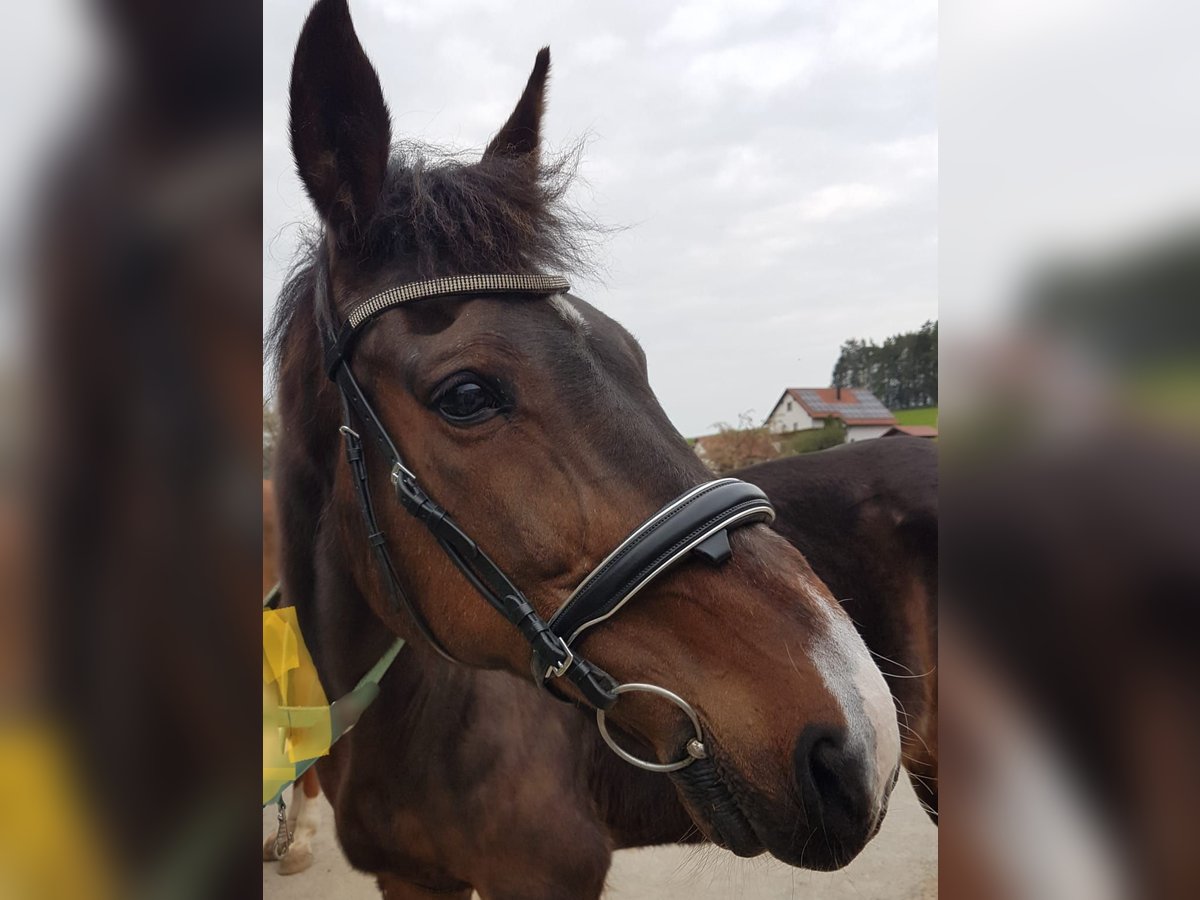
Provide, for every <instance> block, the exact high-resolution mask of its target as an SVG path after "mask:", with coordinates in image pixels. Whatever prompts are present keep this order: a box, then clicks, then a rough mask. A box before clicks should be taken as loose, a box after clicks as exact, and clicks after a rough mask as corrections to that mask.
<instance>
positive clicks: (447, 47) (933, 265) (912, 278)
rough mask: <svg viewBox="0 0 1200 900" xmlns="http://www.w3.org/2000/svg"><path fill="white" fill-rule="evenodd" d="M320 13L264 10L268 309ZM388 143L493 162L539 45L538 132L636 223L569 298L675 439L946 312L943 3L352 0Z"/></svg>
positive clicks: (612, 210)
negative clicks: (493, 147) (942, 284)
mask: <svg viewBox="0 0 1200 900" xmlns="http://www.w3.org/2000/svg"><path fill="white" fill-rule="evenodd" d="M309 5H310V4H309V2H308V0H266V2H265V4H264V7H263V15H264V48H263V50H264V53H263V172H264V188H263V190H264V213H263V215H264V238H265V245H264V256H263V288H264V300H263V310H264V316H266V315H267V314H268V313H269V310H270V309H271V307H272V306H273V304H274V300H275V296H276V294H277V292H278V289H279V286H280V282H281V279H282V277H283V273H284V272H285V271H286V269H287V266H288V264H289V262H290V260H291V259H292V256H293V254H294V252H295V246H296V237H297V223H301V222H306V221H310V220H311V219H312V217H313V213H312V211H311V209H310V207H309V205H308V203H307V201H306V199H305V197H304V195H303V193H302V189H301V187H300V184H299V182H298V180H297V179H296V176H295V174H294V172H293V169H292V164H291V158H290V155H289V151H288V147H287V140H286V135H287V128H286V124H287V123H286V119H287V83H288V75H289V70H290V66H291V56H292V52H293V49H294V46H295V42H296V38H297V35H298V34H299V31H300V27H301V25H302V23H303V20H304V16H305V13H306V12H307V10H308V8H309ZM351 9H352V11H353V13H354V18H355V23H356V25H357V29H358V33H359V36H360V38H361V39H362V41H363V45H364V46H365V48H366V50H367V53H368V55H369V56H370V57H371V59H372V60H373V61H374V63H375V65H376V67H377V68H378V69H379V72H380V75H381V77H382V80H383V85H384V93H385V95H386V97H387V100H388V103H389V105H390V107H391V111H392V121H393V132H394V134H395V136H396V137H398V138H399V137H405V138H418V139H422V140H428V141H433V142H436V143H440V144H448V145H450V146H454V147H459V148H464V149H469V148H482V146H483V145H484V144H485V143H486V141H487V139H488V137H489V136H490V135H491V134H492V133H493V132H494V131H495V130H496V129H497V128H498V127H499V125H500V124H501V123H502V122H503V121H504V119H505V118H506V117H507V115H508V113H509V111H510V110H511V108H512V106H513V104H514V103H515V102H516V99H517V97H518V96H519V95H520V92H521V89H522V88H523V86H524V83H525V79H526V78H527V77H528V74H529V70H530V68H531V67H532V64H533V59H534V55H535V54H536V52H537V49H538V48H539V47H541V46H542V45H544V44H549V45H550V48H551V56H552V69H551V80H550V93H549V102H548V109H547V117H546V119H545V120H544V122H543V134H544V136H545V139H546V141H547V143H548V145H549V146H550V147H551V148H553V147H561V146H564V145H566V144H568V143H570V142H572V141H574V140H576V139H578V138H580V137H583V136H590V139H589V143H588V147H587V151H586V153H585V155H584V158H583V163H582V169H581V173H582V176H583V178H584V179H585V182H586V183H585V184H582V185H580V187H579V189H578V190H577V191H576V193H575V200H576V202H577V204H578V205H580V206H581V207H582V208H583V210H584V211H585V212H587V213H589V214H590V215H592V216H593V217H594V218H596V219H598V220H599V221H600V222H602V223H604V224H607V225H616V226H624V227H625V228H626V230H624V231H622V232H620V233H617V234H616V235H615V236H613V237H612V238H610V239H609V240H607V242H606V243H605V246H604V247H603V249H602V250H601V252H600V255H599V259H598V260H597V261H598V262H599V263H600V264H601V266H602V267H603V269H604V271H605V274H604V279H603V283H602V284H600V283H595V282H579V281H578V280H576V283H575V285H574V290H575V292H576V293H578V294H580V295H581V296H583V297H585V298H586V299H588V300H589V301H591V302H592V303H594V304H595V305H597V306H598V307H600V308H601V309H602V310H604V311H605V312H607V313H608V314H609V315H611V316H613V317H614V318H616V319H617V320H619V321H620V322H622V323H623V324H624V325H626V326H627V327H628V328H629V329H630V330H631V331H632V332H633V333H634V334H635V335H636V336H637V337H638V338H639V340H640V341H641V342H642V345H643V346H644V347H645V350H646V354H647V356H648V358H649V363H650V380H651V383H652V385H653V387H654V389H655V391H656V392H657V393H658V397H659V399H660V400H661V402H662V404H663V407H664V408H665V409H666V411H667V413H668V414H669V415H670V416H671V418H672V420H673V421H674V422H675V424H676V426H677V427H678V428H679V429H680V430H681V431H682V432H683V433H684V434H685V435H689V436H692V435H697V434H702V433H706V432H709V431H711V430H712V426H713V424H714V423H716V422H721V421H728V422H732V421H735V420H736V418H737V416H738V414H739V413H742V412H753V414H754V416H755V417H756V418H762V417H763V416H765V415H766V414H767V413H768V412H769V411H770V408H771V406H772V404H773V403H774V401H775V400H776V399H777V398H778V395H779V394H780V393H781V391H782V390H783V388H784V387H786V386H816V385H827V384H828V383H829V376H830V371H831V369H832V367H833V363H834V361H835V359H836V358H837V352H838V347H839V345H840V344H841V342H842V341H843V340H845V339H847V338H851V337H860V338H875V339H877V340H878V339H882V338H884V337H886V336H888V335H889V334H893V333H895V332H898V331H904V330H909V329H912V328H916V327H917V326H919V325H920V324H921V323H922V322H923V321H925V320H926V319H932V318H936V317H937V314H938V312H937V310H938V307H937V287H938V285H937V249H938V237H937V234H938V233H937V166H938V155H937V154H938V139H937V103H936V101H937V96H936V71H937V4H936V2H933V0H918V2H902V3H895V2H890V0H873V2H864V3H827V2H821V3H795V2H782V0H734V2H730V0H698V2H686V3H678V4H667V3H646V2H612V0H608V2H604V3H587V4H583V3H578V4H575V3H564V2H538V3H534V2H529V0H521V2H516V0H422V2H408V0H357V2H355V0H351Z"/></svg>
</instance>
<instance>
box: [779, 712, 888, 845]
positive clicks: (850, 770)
mask: <svg viewBox="0 0 1200 900" xmlns="http://www.w3.org/2000/svg"><path fill="white" fill-rule="evenodd" d="M866 749H867V748H865V747H858V746H854V745H853V744H852V742H850V741H849V740H848V737H847V734H846V730H845V729H844V728H840V727H837V726H832V725H808V726H805V728H804V731H803V732H801V734H800V739H799V741H797V742H796V754H795V765H796V782H797V785H798V786H799V788H800V796H801V799H802V801H803V806H804V812H805V814H806V816H807V818H808V824H809V827H810V828H818V827H820V828H823V829H824V831H825V833H826V834H827V835H828V836H829V837H830V838H832V839H834V840H836V841H837V843H838V844H839V845H841V846H842V847H844V848H847V849H850V848H853V852H857V849H859V848H861V846H862V845H863V844H864V843H866V841H867V839H868V838H869V836H870V832H871V828H872V826H873V825H874V822H875V810H874V806H873V803H872V789H871V785H870V780H871V771H872V770H871V768H870V764H869V760H868V757H867V754H866Z"/></svg>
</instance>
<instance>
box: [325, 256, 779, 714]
mask: <svg viewBox="0 0 1200 900" xmlns="http://www.w3.org/2000/svg"><path fill="white" fill-rule="evenodd" d="M317 275H318V277H317V290H318V291H319V292H321V293H322V294H325V295H326V296H328V284H327V282H328V274H327V270H326V269H325V267H324V265H323V263H322V264H319V265H318V273H317ZM568 289H569V285H568V284H567V282H566V280H565V279H562V278H558V277H556V276H549V275H474V276H457V277H452V278H440V279H434V280H431V281H424V282H413V283H410V284H406V285H401V286H399V287H396V288H392V289H390V290H388V291H385V292H383V293H382V294H377V295H375V296H374V297H372V298H370V299H369V300H366V301H365V302H363V303H361V304H359V305H358V306H356V307H355V308H354V309H352V310H351V311H350V313H349V315H348V317H347V320H346V323H345V324H344V325H343V326H342V328H341V330H340V331H339V332H338V334H336V335H329V336H327V338H326V348H325V350H326V366H327V369H328V372H329V377H330V378H331V379H333V380H334V381H335V382H336V383H337V385H338V387H339V388H340V390H341V394H342V400H343V412H344V422H343V425H342V427H341V431H342V434H343V435H344V437H345V443H346V459H347V462H348V463H349V465H350V469H351V472H352V473H353V475H354V484H355V487H356V490H357V493H358V498H359V503H360V506H361V508H362V513H363V518H364V521H365V522H366V526H367V538H368V541H369V542H370V544H371V546H372V547H373V548H374V551H375V554H376V557H377V559H378V561H379V565H380V569H381V571H382V572H383V575H384V579H385V581H386V582H387V584H388V586H389V590H390V591H391V594H392V597H393V601H394V602H395V603H396V604H397V605H400V606H403V607H405V608H406V609H407V612H408V614H409V615H410V616H411V617H412V619H413V621H414V622H415V623H416V625H417V628H418V629H419V630H420V632H421V633H422V635H423V636H424V637H425V638H426V639H428V640H429V642H430V643H431V644H432V645H433V646H434V648H435V649H437V650H438V652H439V653H441V654H442V655H443V656H445V657H446V658H447V659H453V657H452V656H450V654H449V653H448V652H447V651H446V650H445V648H444V647H443V646H442V644H441V642H440V641H439V640H438V639H437V637H436V636H435V635H434V633H433V631H432V629H430V627H429V624H428V622H426V620H425V618H424V616H423V615H422V614H421V612H420V610H419V609H418V608H417V607H416V606H415V605H413V604H412V603H411V602H410V601H409V599H408V597H407V596H406V595H405V593H404V591H403V589H402V588H401V586H400V581H399V578H398V576H397V573H396V569H395V567H394V566H393V565H392V561H391V557H390V554H389V553H388V550H387V539H386V537H385V535H384V534H383V533H382V531H381V530H380V528H379V523H378V520H377V517H376V515H375V509H374V505H373V503H372V500H371V489H370V484H369V482H368V476H367V465H366V461H365V459H364V458H363V453H364V438H367V439H369V440H371V441H373V442H374V443H376V444H378V446H379V448H380V450H381V451H382V453H383V454H384V457H385V459H386V461H387V463H388V466H389V467H390V469H391V480H392V485H393V487H394V489H395V492H396V499H397V500H398V501H399V503H400V505H401V506H403V507H404V509H405V511H406V512H408V513H409V515H411V516H413V517H414V518H415V519H417V520H418V521H420V522H421V523H422V524H423V525H424V526H425V527H426V528H427V529H429V531H430V533H431V534H432V535H433V536H434V538H436V539H437V542H438V544H439V545H440V546H441V548H442V550H443V551H444V552H445V553H446V554H447V556H449V557H450V560H451V561H452V562H453V563H454V565H455V566H456V567H457V568H458V569H459V571H461V572H462V573H463V575H464V576H465V577H466V579H467V581H469V582H470V583H471V584H472V585H473V586H474V587H475V589H476V590H477V591H478V592H479V593H480V594H481V595H482V596H483V598H484V599H485V600H486V601H487V602H488V603H489V604H491V606H492V607H493V608H494V609H495V610H496V611H497V612H499V613H500V614H501V615H502V616H504V618H505V619H507V620H508V621H509V622H510V623H512V625H513V626H514V627H516V628H517V630H518V631H519V632H520V633H521V635H522V636H523V637H524V638H525V640H526V641H528V643H529V645H530V648H531V650H532V657H533V659H532V668H533V674H534V679H535V681H536V682H537V683H538V684H545V683H546V682H547V681H548V680H549V679H552V678H566V679H567V680H569V681H570V682H571V683H572V684H574V685H575V686H576V687H577V688H578V689H579V690H580V692H581V693H582V694H583V696H584V698H586V700H587V702H588V703H590V704H591V705H592V706H594V707H595V708H596V709H597V710H607V709H608V708H610V707H611V706H612V705H613V703H615V702H616V699H617V688H618V687H619V685H618V684H617V682H616V681H615V680H614V679H613V678H612V677H611V676H610V675H608V673H606V672H605V671H604V670H602V669H600V668H598V667H596V666H594V665H592V664H591V663H589V662H588V661H587V660H585V659H583V658H582V657H581V656H580V655H579V654H578V653H576V652H575V651H574V650H573V649H572V648H573V645H575V644H576V642H577V641H579V640H580V638H581V636H582V635H583V633H584V632H586V631H587V630H588V629H590V628H592V627H594V626H596V625H598V624H599V623H601V622H603V621H605V620H606V619H608V618H610V617H611V616H613V615H614V614H616V613H617V612H618V611H619V610H620V609H621V607H623V606H624V605H625V604H626V603H627V602H628V601H629V600H631V599H632V598H633V597H634V596H635V595H636V594H637V593H638V592H639V591H641V590H642V589H643V588H644V587H645V586H646V585H647V584H649V583H650V582H651V581H653V580H654V579H656V578H658V577H660V576H661V575H663V574H664V573H665V572H667V571H669V570H670V569H671V568H673V567H674V566H676V565H678V564H679V563H680V562H682V561H683V560H684V559H686V558H688V557H689V556H691V555H696V556H700V557H702V558H704V559H706V560H708V561H709V562H710V563H712V564H714V565H719V564H720V563H722V562H724V561H725V560H726V559H728V558H729V556H730V552H731V551H730V546H729V538H728V532H729V531H730V530H731V529H733V528H738V527H740V526H742V525H749V524H751V523H754V522H769V521H771V520H772V519H774V517H775V512H774V510H773V509H772V507H771V504H770V502H769V501H768V500H767V497H766V495H765V494H763V492H762V491H760V490H759V489H758V488H757V487H755V486H753V485H750V484H747V483H745V482H743V481H738V480H737V479H734V478H726V479H721V480H719V481H711V482H708V483H706V484H702V485H699V486H697V487H695V488H693V489H691V490H689V491H687V492H686V493H685V494H683V495H682V496H680V497H678V498H677V499H675V500H673V501H671V502H670V503H668V504H667V505H666V506H664V507H663V508H662V509H660V510H659V511H658V512H657V513H655V514H654V515H653V516H651V517H650V518H649V519H647V520H646V521H645V522H643V523H642V524H641V525H640V526H638V528H637V529H636V530H635V531H634V532H633V533H632V534H631V535H630V536H629V537H627V538H626V539H625V540H624V541H622V543H621V544H620V546H618V547H617V548H616V549H615V550H613V552H612V553H611V554H609V556H608V557H607V558H606V559H605V560H604V561H603V562H602V563H601V564H600V565H599V566H597V567H596V568H595V569H594V570H593V571H592V572H591V574H589V575H588V576H587V578H585V579H584V580H583V582H582V583H581V584H580V585H579V587H578V588H576V590H575V591H574V593H572V594H571V596H570V598H568V600H567V601H566V603H564V604H563V606H562V607H561V608H560V609H559V610H558V612H556V613H555V614H554V615H553V616H552V617H551V618H550V620H549V621H548V622H547V621H546V620H544V619H543V618H542V617H541V616H540V615H539V614H538V612H537V611H536V610H535V609H534V608H533V605H532V604H531V603H530V602H529V600H528V599H527V598H526V597H525V595H524V594H523V593H522V592H521V590H520V589H519V588H518V587H517V586H516V585H514V584H513V582H512V581H511V580H510V579H509V578H508V576H507V575H505V574H504V572H503V571H502V570H501V569H500V567H499V566H497V565H496V563H495V562H493V560H492V559H491V557H489V556H488V555H487V553H486V552H484V550H483V549H482V548H481V547H480V546H479V545H478V544H476V543H475V542H474V541H473V540H472V539H471V538H470V537H469V536H468V535H467V534H466V533H465V532H464V531H463V530H462V529H461V528H459V526H458V525H457V524H456V523H455V522H454V519H452V518H451V517H450V515H449V514H448V513H447V512H446V510H445V509H443V508H442V507H441V506H439V505H438V504H437V503H436V502H434V500H433V499H432V498H431V497H430V496H429V495H428V494H427V493H425V491H424V490H423V489H422V488H421V486H420V484H419V483H418V481H417V477H416V475H414V474H413V472H412V470H411V469H410V468H409V467H408V466H406V465H405V464H404V461H403V460H402V459H401V456H400V452H399V450H398V449H397V448H396V445H395V443H394V442H393V441H392V439H391V436H390V435H389V434H388V432H387V429H386V428H385V427H384V425H383V423H382V422H381V421H380V419H379V417H378V415H376V413H375V410H374V409H373V408H372V406H371V403H370V401H369V400H368V399H367V396H366V394H365V393H364V392H363V390H362V387H361V386H360V385H359V383H358V380H357V379H356V378H355V377H354V372H353V371H352V370H351V367H350V354H351V351H352V349H353V345H354V342H355V340H356V339H357V337H358V336H359V335H360V334H361V332H362V331H363V330H364V329H365V328H366V327H367V326H368V325H369V324H370V323H371V322H372V321H374V319H375V318H376V317H377V316H378V315H379V314H380V313H382V312H385V311H386V310H388V309H391V308H393V307H395V306H397V305H399V304H401V303H405V302H409V301H412V300H419V299H425V298H429V297H442V296H451V295H459V296H463V295H469V296H478V295H481V294H485V295H486V294H491V295H502V294H525V295H534V296H550V295H554V294H559V293H564V292H566V291H567V290H568ZM322 299H324V298H319V301H320V300H322ZM358 429H361V433H360V431H359V430H358Z"/></svg>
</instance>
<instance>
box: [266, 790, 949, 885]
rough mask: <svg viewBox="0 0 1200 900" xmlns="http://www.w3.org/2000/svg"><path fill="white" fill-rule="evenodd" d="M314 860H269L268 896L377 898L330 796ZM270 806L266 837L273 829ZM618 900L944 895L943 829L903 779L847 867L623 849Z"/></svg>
mask: <svg viewBox="0 0 1200 900" xmlns="http://www.w3.org/2000/svg"><path fill="white" fill-rule="evenodd" d="M320 804H321V829H320V833H319V835H318V837H317V840H316V843H315V845H314V852H315V857H316V859H315V862H314V863H313V865H312V868H310V869H309V870H308V871H306V872H303V873H301V874H299V875H289V876H286V877H285V876H281V875H280V874H279V873H278V872H277V871H276V864H275V863H265V864H264V865H263V897H264V898H265V900H378V897H379V892H378V890H377V889H376V888H375V882H374V880H373V879H371V878H369V877H368V876H366V875H363V874H361V873H359V872H355V871H354V870H352V869H351V868H350V867H349V866H348V865H347V863H346V860H345V858H344V857H343V856H342V854H341V851H340V850H339V848H338V846H337V841H336V839H335V838H334V834H333V815H332V810H331V809H330V808H329V805H328V804H327V803H326V802H325V800H324V798H322V799H321V800H320ZM274 821H275V817H274V808H273V807H272V808H271V809H267V810H264V811H263V835H264V836H265V835H267V834H268V833H271V832H272V831H273V828H274ZM604 896H605V897H606V898H612V900H776V898H779V900H840V898H847V900H850V898H853V900H933V898H936V897H937V829H936V828H935V827H934V826H933V825H932V823H930V821H929V819H928V818H927V817H926V815H925V813H924V812H923V811H922V810H921V808H920V807H919V806H918V805H917V799H916V796H915V795H914V794H913V792H912V788H911V787H909V784H908V779H907V778H904V777H901V779H900V781H899V783H898V784H897V785H896V791H895V794H894V795H893V797H892V802H891V808H890V809H889V811H888V815H887V818H886V819H885V820H884V823H883V828H882V830H881V831H880V832H879V835H878V836H877V837H876V838H875V840H874V841H872V842H871V843H870V845H868V846H867V848H866V849H865V850H864V851H863V852H862V853H861V854H860V855H859V857H858V858H857V859H856V860H855V861H854V862H853V863H851V864H850V865H849V866H847V867H846V868H845V869H842V870H841V871H840V872H807V871H801V870H798V869H793V868H790V867H788V866H785V865H783V863H780V862H778V861H776V860H774V859H771V858H770V857H759V858H758V859H739V858H738V857H736V856H734V855H733V854H732V853H728V852H726V851H723V850H718V849H716V848H715V847H699V848H697V847H653V848H648V849H644V850H620V851H618V852H617V853H616V855H615V857H614V859H613V866H612V870H611V871H610V872H609V876H608V889H607V890H606V891H605V894H604Z"/></svg>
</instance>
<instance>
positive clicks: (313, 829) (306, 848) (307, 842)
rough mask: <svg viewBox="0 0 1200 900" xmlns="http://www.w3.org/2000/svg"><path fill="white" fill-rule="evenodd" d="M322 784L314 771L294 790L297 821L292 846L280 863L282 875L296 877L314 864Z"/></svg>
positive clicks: (302, 779) (309, 771)
mask: <svg viewBox="0 0 1200 900" xmlns="http://www.w3.org/2000/svg"><path fill="white" fill-rule="evenodd" d="M319 793H320V782H318V781H317V773H316V772H314V771H313V770H312V769H309V770H308V771H307V772H305V773H304V774H303V775H302V776H301V777H300V780H299V781H297V782H296V786H295V787H294V788H292V805H293V806H294V807H295V808H296V809H295V814H296V821H295V824H294V825H293V826H292V846H291V847H290V848H289V849H288V852H287V853H285V854H284V856H283V859H281V860H280V861H279V874H280V875H295V874H297V873H299V872H303V871H304V870H305V869H307V868H308V867H309V866H311V865H312V864H313V850H312V842H313V838H315V837H316V836H317V822H318V813H317V804H316V798H317V796H318V794H319Z"/></svg>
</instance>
